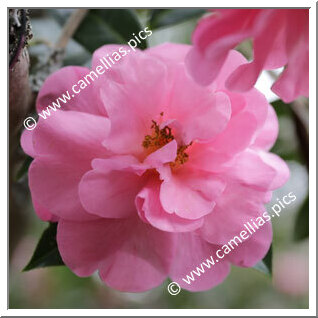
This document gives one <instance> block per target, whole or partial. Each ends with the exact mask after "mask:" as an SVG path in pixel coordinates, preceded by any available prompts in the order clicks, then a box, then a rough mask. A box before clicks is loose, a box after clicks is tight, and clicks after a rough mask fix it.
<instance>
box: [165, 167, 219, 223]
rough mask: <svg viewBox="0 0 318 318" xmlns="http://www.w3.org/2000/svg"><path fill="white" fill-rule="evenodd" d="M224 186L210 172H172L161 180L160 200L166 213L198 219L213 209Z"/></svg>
mask: <svg viewBox="0 0 318 318" xmlns="http://www.w3.org/2000/svg"><path fill="white" fill-rule="evenodd" d="M224 187H225V183H224V182H223V181H222V180H221V179H220V178H219V177H217V176H216V175H213V174H211V173H201V172H200V171H193V172H191V171H184V172H180V173H178V174H177V173H174V174H173V175H171V177H170V178H169V179H166V180H164V181H163V182H162V184H161V189H160V201H161V204H162V207H163V208H164V210H166V211H167V212H168V213H175V214H177V215H178V216H180V217H182V218H185V219H190V220H194V219H199V218H201V217H202V216H204V215H206V214H208V213H210V212H211V211H212V210H213V208H214V206H215V200H216V198H217V197H218V196H220V195H221V193H222V192H223V190H224Z"/></svg>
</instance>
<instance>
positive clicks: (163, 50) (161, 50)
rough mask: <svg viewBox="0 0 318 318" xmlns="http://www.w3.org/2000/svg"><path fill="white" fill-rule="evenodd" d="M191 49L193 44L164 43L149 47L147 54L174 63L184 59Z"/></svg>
mask: <svg viewBox="0 0 318 318" xmlns="http://www.w3.org/2000/svg"><path fill="white" fill-rule="evenodd" d="M190 49H191V46H190V45H186V44H176V43H163V44H160V45H157V46H154V47H151V48H149V49H148V50H147V54H148V55H151V56H155V57H157V58H159V59H160V60H162V61H163V62H164V63H168V62H169V63H171V64H172V65H174V64H175V63H180V62H182V61H184V59H185V57H186V55H187V53H188V52H189V50H190Z"/></svg>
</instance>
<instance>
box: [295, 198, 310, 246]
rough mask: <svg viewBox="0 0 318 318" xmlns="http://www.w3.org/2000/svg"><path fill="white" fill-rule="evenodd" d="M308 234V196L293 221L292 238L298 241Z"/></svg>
mask: <svg viewBox="0 0 318 318" xmlns="http://www.w3.org/2000/svg"><path fill="white" fill-rule="evenodd" d="M308 236H309V196H307V198H306V200H305V201H304V203H303V204H302V205H301V207H300V209H299V211H298V214H297V217H296V222H295V230H294V240H295V241H300V240H303V239H306V238H307V237H308Z"/></svg>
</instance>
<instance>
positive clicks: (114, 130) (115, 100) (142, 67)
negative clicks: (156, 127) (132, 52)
mask: <svg viewBox="0 0 318 318" xmlns="http://www.w3.org/2000/svg"><path fill="white" fill-rule="evenodd" d="M129 63H131V68H132V70H131V71H129V72H128V71H127V69H125V78H124V80H125V85H124V87H123V85H120V84H118V83H114V82H110V83H108V85H107V86H105V87H104V88H103V90H102V91H101V98H102V100H103V103H104V105H105V107H106V109H107V113H108V115H109V119H110V121H111V131H110V135H109V136H108V138H106V141H105V143H104V145H105V146H106V147H107V148H108V149H110V150H111V151H113V152H115V153H117V154H141V153H142V152H143V151H144V148H143V147H142V142H143V140H144V138H145V136H146V135H148V134H151V125H152V120H158V119H159V117H160V113H161V111H162V107H163V106H162V105H163V104H165V103H164V100H165V98H166V96H165V94H163V92H165V91H166V67H165V65H164V64H163V63H161V62H160V61H158V60H155V59H154V58H149V57H147V56H146V55H145V54H143V55H140V58H139V59H136V58H135V59H134V58H131V59H129ZM140 83H143V85H140Z"/></svg>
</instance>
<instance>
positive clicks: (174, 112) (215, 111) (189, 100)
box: [164, 64, 231, 144]
mask: <svg viewBox="0 0 318 318" xmlns="http://www.w3.org/2000/svg"><path fill="white" fill-rule="evenodd" d="M175 76H176V78H175V83H174V85H173V90H172V91H171V96H170V100H169V105H168V107H167V109H165V110H164V114H165V116H167V118H169V119H176V120H177V121H178V122H179V123H180V125H181V127H182V128H181V129H182V130H181V132H180V134H181V136H182V141H183V143H184V144H189V143H190V142H191V141H194V140H205V141H206V140H211V139H213V138H214V137H215V136H216V135H217V134H219V133H220V132H221V131H223V130H224V128H225V127H226V125H227V123H228V121H229V119H230V116H231V104H230V99H229V97H228V96H227V95H226V94H225V93H223V92H214V93H212V92H211V91H210V90H209V89H207V88H202V87H200V86H198V85H197V84H195V83H194V82H193V81H192V80H191V79H190V78H189V77H188V75H187V74H186V73H185V71H184V67H183V66H182V65H181V64H180V65H179V70H178V71H176V74H175ZM212 123H213V124H212Z"/></svg>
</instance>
